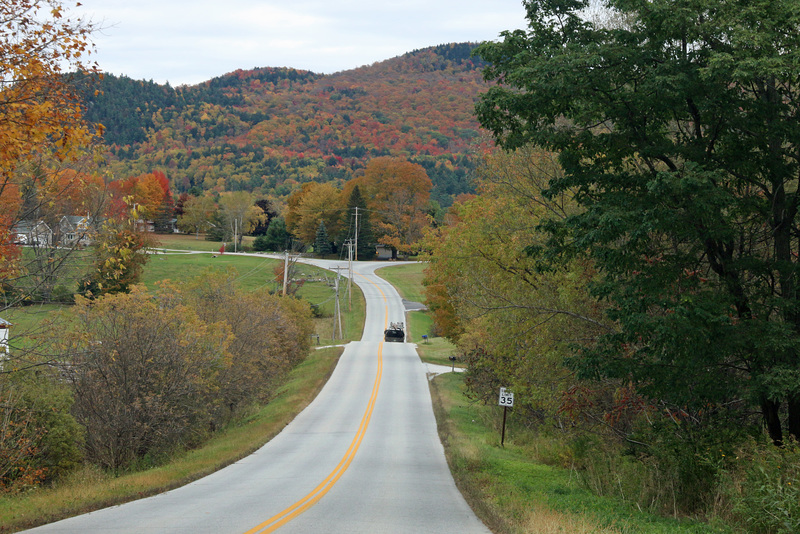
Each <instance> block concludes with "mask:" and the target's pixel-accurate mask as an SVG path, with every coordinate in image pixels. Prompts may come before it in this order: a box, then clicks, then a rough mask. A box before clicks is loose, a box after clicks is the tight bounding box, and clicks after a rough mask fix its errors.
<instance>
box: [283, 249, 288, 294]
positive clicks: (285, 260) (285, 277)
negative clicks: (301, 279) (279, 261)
mask: <svg viewBox="0 0 800 534" xmlns="http://www.w3.org/2000/svg"><path fill="white" fill-rule="evenodd" d="M288 282H289V251H288V250H286V251H284V258H283V296H284V297H285V296H286V285H287V283H288Z"/></svg>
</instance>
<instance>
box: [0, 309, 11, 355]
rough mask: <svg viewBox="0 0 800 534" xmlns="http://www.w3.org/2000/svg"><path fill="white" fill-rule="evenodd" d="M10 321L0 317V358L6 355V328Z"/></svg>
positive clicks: (9, 325)
mask: <svg viewBox="0 0 800 534" xmlns="http://www.w3.org/2000/svg"><path fill="white" fill-rule="evenodd" d="M9 328H11V323H9V322H8V321H6V320H5V319H2V318H0V360H2V359H4V358H7V357H8V353H9V351H8V330H9Z"/></svg>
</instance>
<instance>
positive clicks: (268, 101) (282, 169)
mask: <svg viewBox="0 0 800 534" xmlns="http://www.w3.org/2000/svg"><path fill="white" fill-rule="evenodd" d="M473 49H474V45H473V44H468V43H462V44H449V45H441V46H438V47H433V48H429V49H425V50H420V51H415V52H413V53H409V54H406V55H404V56H401V57H398V58H394V59H391V60H387V61H385V62H382V63H378V64H375V65H372V66H369V67H362V68H359V69H354V70H351V71H345V72H341V73H337V74H333V75H318V74H314V73H311V72H306V71H297V70H294V69H275V68H264V69H253V70H239V71H236V72H233V73H230V74H227V75H225V76H222V77H219V78H215V79H213V80H210V81H208V82H205V83H203V84H199V85H196V86H191V87H177V88H172V87H170V86H169V85H167V86H160V85H158V84H154V83H152V82H143V81H135V80H130V79H128V78H125V77H115V76H113V75H105V76H104V77H103V79H102V80H101V81H99V82H98V83H96V84H92V85H91V90H90V91H87V94H86V106H87V119H88V120H90V121H92V122H97V123H101V124H103V125H104V126H105V135H104V139H105V143H106V146H107V158H106V165H107V167H108V169H109V170H110V171H111V172H113V173H114V174H115V175H122V176H133V175H139V174H144V173H147V172H151V170H152V169H154V168H159V169H163V170H164V171H165V172H166V173H167V174H168V175H169V177H170V183H171V187H172V189H173V191H175V192H176V193H181V192H189V191H192V193H193V194H195V195H196V194H198V193H199V192H201V191H208V190H215V191H217V192H218V193H221V192H225V191H242V190H243V191H248V192H253V193H255V194H257V195H261V196H270V195H272V196H277V197H285V196H287V195H288V194H290V193H291V192H292V191H294V190H296V189H297V188H298V187H299V186H300V185H302V184H304V183H307V182H310V181H317V182H332V183H333V184H334V185H336V186H337V187H341V185H342V184H343V183H344V182H346V181H347V180H349V179H351V178H352V177H354V175H355V174H356V173H358V172H359V171H360V170H362V169H363V168H364V167H365V165H366V162H367V161H368V160H369V159H371V158H375V157H381V156H392V157H403V158H405V159H408V160H410V161H412V162H414V163H417V164H420V165H423V166H424V167H425V168H426V171H427V172H428V175H429V177H430V178H431V180H432V182H433V191H432V197H433V198H434V199H435V200H436V201H438V202H439V203H440V204H441V205H442V206H449V205H450V204H451V203H452V200H453V198H455V197H456V196H457V195H459V194H462V193H469V192H472V191H473V186H472V183H471V178H472V176H473V175H474V169H475V162H476V161H477V160H476V155H477V154H478V153H480V151H481V141H482V134H481V130H480V128H479V126H478V124H477V122H476V120H475V118H474V116H473V113H472V109H473V106H474V104H475V101H476V99H477V95H478V93H479V92H480V91H482V90H484V89H485V88H486V85H485V84H484V82H482V81H481V75H480V72H481V70H480V67H481V66H482V62H481V61H480V60H478V59H473V58H471V57H470V53H471V51H472V50H473ZM95 89H98V90H99V91H98V92H96V91H95Z"/></svg>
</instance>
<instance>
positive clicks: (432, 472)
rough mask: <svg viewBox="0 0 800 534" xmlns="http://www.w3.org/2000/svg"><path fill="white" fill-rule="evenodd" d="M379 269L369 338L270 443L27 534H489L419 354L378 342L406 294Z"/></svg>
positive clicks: (367, 281)
mask: <svg viewBox="0 0 800 534" xmlns="http://www.w3.org/2000/svg"><path fill="white" fill-rule="evenodd" d="M312 263H315V264H317V265H320V266H324V267H328V268H331V267H333V266H336V265H339V266H343V267H345V268H346V267H347V265H346V262H319V261H315V262H312ZM384 265H388V264H380V263H359V262H356V263H354V272H355V273H356V275H355V276H354V281H355V282H356V283H357V284H358V285H359V287H360V288H361V289H362V291H363V293H364V296H365V298H366V301H367V320H366V324H365V328H364V335H363V337H362V341H360V342H357V343H350V344H348V345H347V347H346V348H345V351H344V353H343V354H342V356H341V359H340V361H339V363H338V365H337V367H336V370H335V371H334V373H333V374H332V375H331V377H330V379H329V380H328V383H327V384H326V385H325V387H324V388H323V389H322V391H321V392H320V394H319V395H318V397H317V398H316V399H315V400H314V402H312V403H311V404H310V405H309V406H308V407H307V408H306V409H305V410H304V411H303V412H302V413H301V414H299V415H298V416H297V417H296V418H295V420H294V421H292V423H290V424H289V425H287V426H286V428H285V429H284V430H283V431H282V432H281V433H280V434H279V435H278V436H276V437H275V438H274V439H272V440H271V441H270V442H269V443H268V444H266V445H265V446H264V447H262V448H261V449H259V450H258V451H257V452H256V453H254V454H252V455H250V456H248V457H247V458H244V459H242V460H241V461H239V462H236V463H235V464H233V465H231V466H229V467H227V468H225V469H222V470H220V471H218V472H216V473H214V474H212V475H210V476H207V477H205V478H203V479H201V480H198V481H196V482H193V483H191V484H188V485H186V486H184V487H182V488H179V489H176V490H173V491H169V492H167V493H164V494H161V495H157V496H154V497H150V498H146V499H141V500H138V501H135V502H131V503H128V504H125V505H121V506H115V507H111V508H107V509H104V510H100V511H97V512H93V513H90V514H86V515H82V516H79V517H74V518H71V519H67V520H64V521H60V522H57V523H52V524H50V525H45V526H43V527H39V528H37V529H33V530H31V531H29V532H36V533H45V532H50V533H55V532H58V533H66V532H69V533H81V534H83V533H87V534H91V533H173V532H174V533H183V532H186V533H189V532H191V533H193V534H203V533H209V534H210V533H214V534H219V533H236V534H242V533H267V532H274V531H279V532H281V533H314V534H328V533H330V534H334V533H342V534H344V533H347V534H354V533H371V534H372V533H395V532H397V533H422V532H424V533H453V534H464V533H467V534H468V533H482V534H488V533H489V530H488V529H487V528H486V527H485V526H484V525H483V524H482V523H481V522H480V521H479V520H478V519H477V518H476V517H475V515H474V514H473V513H472V511H471V510H470V509H469V507H468V506H467V504H466V503H465V501H464V499H463V498H462V496H461V494H460V493H459V492H458V490H457V489H456V487H455V484H454V483H453V479H452V477H451V475H450V472H449V470H448V468H447V463H446V461H445V457H444V451H443V449H442V446H441V443H440V441H439V437H438V434H437V432H436V422H435V420H434V417H433V410H432V408H431V401H430V394H429V391H428V385H427V380H426V377H425V370H424V366H423V365H422V363H421V362H420V361H419V358H418V357H417V355H416V352H415V351H414V348H413V345H410V344H406V343H384V342H383V330H384V328H385V327H386V325H387V324H388V323H389V322H391V321H403V320H404V309H403V304H402V301H401V299H400V297H399V295H398V294H397V292H396V291H395V290H394V288H393V287H392V286H391V285H389V284H388V283H386V282H385V281H384V280H382V279H381V278H379V277H378V276H376V275H375V274H374V272H375V269H377V268H379V267H382V266H384Z"/></svg>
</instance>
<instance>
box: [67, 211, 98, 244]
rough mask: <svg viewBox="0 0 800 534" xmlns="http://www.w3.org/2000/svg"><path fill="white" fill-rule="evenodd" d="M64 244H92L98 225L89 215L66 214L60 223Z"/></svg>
mask: <svg viewBox="0 0 800 534" xmlns="http://www.w3.org/2000/svg"><path fill="white" fill-rule="evenodd" d="M58 229H59V232H60V234H61V244H62V245H67V246H71V245H91V244H92V242H93V241H94V236H95V234H96V233H97V225H96V224H95V221H94V219H93V218H92V217H90V216H88V215H64V216H63V217H61V220H60V221H59V223H58Z"/></svg>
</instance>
